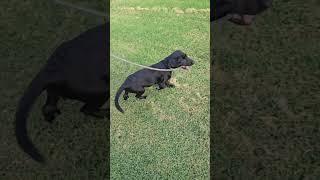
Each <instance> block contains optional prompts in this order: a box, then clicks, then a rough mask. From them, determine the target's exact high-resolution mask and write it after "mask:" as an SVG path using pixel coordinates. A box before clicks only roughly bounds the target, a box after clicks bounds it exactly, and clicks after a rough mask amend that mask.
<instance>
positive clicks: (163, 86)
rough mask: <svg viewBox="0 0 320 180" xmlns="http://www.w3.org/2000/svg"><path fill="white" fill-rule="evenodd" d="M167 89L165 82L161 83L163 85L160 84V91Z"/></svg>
mask: <svg viewBox="0 0 320 180" xmlns="http://www.w3.org/2000/svg"><path fill="white" fill-rule="evenodd" d="M166 87H167V85H166V83H165V82H161V83H159V84H158V87H157V89H158V90H161V89H164V88H166Z"/></svg>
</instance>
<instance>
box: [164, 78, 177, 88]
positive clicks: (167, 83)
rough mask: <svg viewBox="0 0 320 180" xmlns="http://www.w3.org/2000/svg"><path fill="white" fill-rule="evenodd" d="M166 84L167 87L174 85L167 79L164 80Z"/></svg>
mask: <svg viewBox="0 0 320 180" xmlns="http://www.w3.org/2000/svg"><path fill="white" fill-rule="evenodd" d="M166 86H167V87H169V88H174V87H176V86H175V85H174V84H172V83H170V82H169V80H167V81H166Z"/></svg>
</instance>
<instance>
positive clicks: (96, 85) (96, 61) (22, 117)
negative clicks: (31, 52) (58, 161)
mask: <svg viewBox="0 0 320 180" xmlns="http://www.w3.org/2000/svg"><path fill="white" fill-rule="evenodd" d="M108 31H109V23H106V24H102V25H99V26H97V27H94V28H92V29H89V30H87V31H86V32H84V33H82V34H80V35H79V36H77V37H75V38H74V39H72V40H70V41H67V42H64V43H62V44H61V45H60V46H59V47H58V48H57V49H56V50H55V51H54V52H53V54H52V55H51V56H50V58H49V59H48V61H47V64H46V65H45V66H44V67H43V68H42V69H41V70H40V72H39V73H38V74H37V75H36V77H35V78H34V79H33V80H32V82H31V84H30V85H29V87H28V88H27V89H26V91H25V93H24V94H23V96H22V98H21V99H20V101H19V104H18V108H17V112H16V124H15V133H16V138H17V142H18V144H19V146H20V147H21V148H22V149H23V151H24V152H26V153H27V154H29V155H30V156H31V157H32V158H33V159H34V160H36V161H38V162H44V158H43V157H42V156H41V155H40V153H39V151H38V149H36V148H35V147H34V145H33V144H32V142H31V140H30V138H29V137H28V135H27V128H26V124H27V122H26V121H27V118H28V115H29V112H30V111H31V108H32V106H33V104H34V103H35V101H36V98H37V97H38V96H39V95H40V94H41V93H42V92H43V91H45V90H46V92H47V99H46V102H45V105H44V106H43V107H42V112H43V116H44V119H45V120H47V121H49V122H52V121H53V120H54V119H55V118H56V116H57V115H59V114H60V110H59V109H58V107H57V103H58V101H59V99H61V97H62V98H68V99H74V100H79V101H82V102H83V103H84V106H83V107H82V108H81V112H83V113H84V114H86V115H91V116H94V117H97V118H104V117H109V109H102V108H101V106H103V105H104V103H105V102H106V101H107V100H108V99H109V68H108V67H109V48H107V47H108V45H109V44H108V43H109V33H108Z"/></svg>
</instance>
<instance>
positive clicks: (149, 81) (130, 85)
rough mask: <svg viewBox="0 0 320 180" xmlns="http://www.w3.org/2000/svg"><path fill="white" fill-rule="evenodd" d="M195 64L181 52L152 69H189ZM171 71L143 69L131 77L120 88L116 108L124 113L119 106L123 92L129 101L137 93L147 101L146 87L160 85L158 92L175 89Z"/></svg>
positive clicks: (173, 54)
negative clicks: (170, 88) (171, 80)
mask: <svg viewBox="0 0 320 180" xmlns="http://www.w3.org/2000/svg"><path fill="white" fill-rule="evenodd" d="M193 64H194V62H193V60H192V59H190V58H189V57H188V56H187V55H186V54H185V53H183V52H182V51H180V50H177V51H175V52H173V53H172V54H171V55H170V56H168V57H166V58H165V59H164V60H162V61H160V62H159V63H157V64H154V65H151V66H150V67H153V68H158V69H172V68H178V67H181V68H183V69H187V68H188V66H192V65H193ZM171 74H172V72H171V71H157V70H150V69H141V70H139V71H137V72H135V73H133V74H131V75H130V76H128V77H127V79H126V80H125V81H124V83H123V84H122V85H121V87H120V88H119V90H118V92H117V94H116V96H115V105H116V108H117V109H118V110H119V111H120V112H122V113H124V111H123V109H122V108H121V107H120V105H119V97H120V95H121V93H122V91H125V93H124V95H123V98H124V100H127V99H128V98H129V95H128V94H129V93H135V94H136V97H137V98H139V99H145V98H146V97H147V96H142V94H143V93H144V91H145V90H144V88H145V87H150V86H152V85H156V84H157V85H158V90H160V89H163V88H165V87H174V85H173V84H170V83H169V79H170V78H171Z"/></svg>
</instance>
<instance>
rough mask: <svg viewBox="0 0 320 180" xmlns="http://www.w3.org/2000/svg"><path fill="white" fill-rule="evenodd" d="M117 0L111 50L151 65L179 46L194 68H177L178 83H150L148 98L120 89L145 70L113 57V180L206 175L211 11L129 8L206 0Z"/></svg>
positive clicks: (194, 5)
mask: <svg viewBox="0 0 320 180" xmlns="http://www.w3.org/2000/svg"><path fill="white" fill-rule="evenodd" d="M124 2H125V1H116V0H115V1H112V2H111V4H112V5H111V6H112V10H111V52H112V53H114V54H116V55H119V56H121V57H124V58H127V59H129V60H131V61H134V62H136V63H140V64H144V65H151V64H154V63H156V62H158V61H159V60H161V59H163V58H164V57H166V56H168V55H169V54H170V53H172V52H173V51H174V50H176V49H181V50H182V51H184V52H186V53H187V54H188V55H189V56H191V57H192V58H194V59H195V61H196V64H195V65H194V67H193V68H192V70H191V71H183V70H178V71H176V72H174V74H173V78H174V79H175V80H176V86H177V87H176V88H174V89H164V90H161V91H158V90H156V89H155V87H150V88H148V89H147V91H146V93H145V94H146V95H147V96H148V97H147V99H146V100H137V99H135V97H134V96H133V95H131V96H130V98H129V99H128V100H127V101H123V99H122V98H121V99H120V104H121V106H122V107H123V109H124V110H125V114H121V113H120V112H118V111H117V110H116V109H115V107H114V102H113V99H114V95H115V93H116V91H117V89H118V87H119V86H120V85H121V83H122V82H123V81H124V80H125V78H126V77H127V76H128V75H129V74H131V73H133V72H135V71H137V70H138V69H140V68H139V67H136V66H132V65H129V64H126V63H124V62H121V61H119V60H117V59H114V58H111V177H112V178H113V179H208V176H209V88H210V87H209V80H210V72H209V66H210V63H209V57H210V53H209V33H210V32H209V26H210V25H209V12H198V13H183V14H182V13H176V12H174V11H166V12H164V11H148V10H145V11H140V10H138V9H137V8H135V9H131V10H130V11H128V10H125V9H123V7H135V6H140V7H141V8H149V9H151V8H153V7H160V6H161V7H160V8H172V7H178V8H181V9H183V8H185V7H188V8H209V6H208V2H207V1H197V2H194V1H161V4H159V3H155V4H152V5H151V2H149V1H148V3H147V2H145V1H137V0H136V1H130V4H125V3H124Z"/></svg>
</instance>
